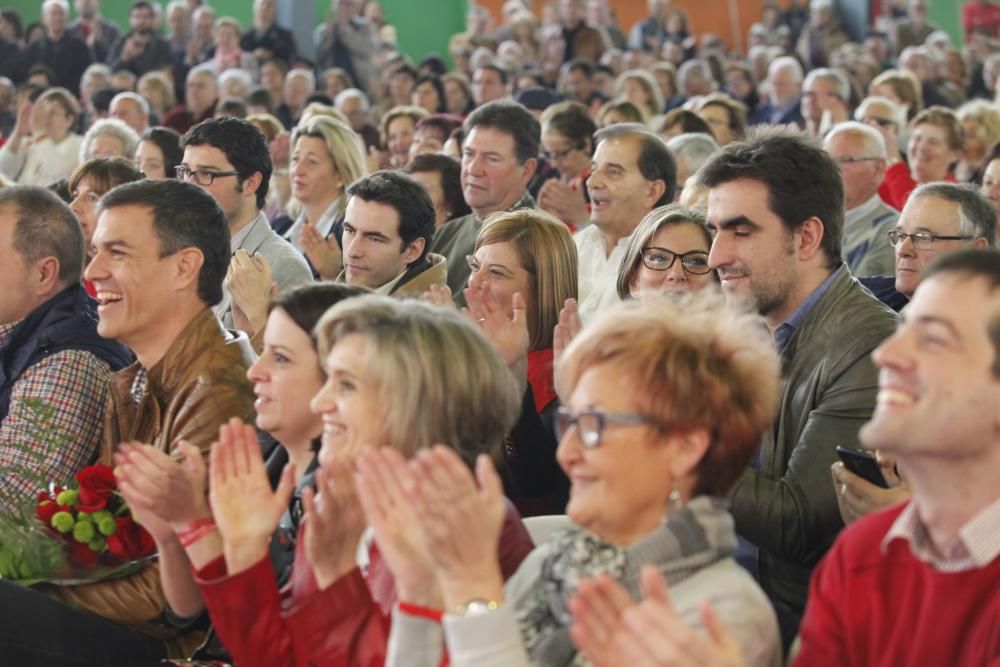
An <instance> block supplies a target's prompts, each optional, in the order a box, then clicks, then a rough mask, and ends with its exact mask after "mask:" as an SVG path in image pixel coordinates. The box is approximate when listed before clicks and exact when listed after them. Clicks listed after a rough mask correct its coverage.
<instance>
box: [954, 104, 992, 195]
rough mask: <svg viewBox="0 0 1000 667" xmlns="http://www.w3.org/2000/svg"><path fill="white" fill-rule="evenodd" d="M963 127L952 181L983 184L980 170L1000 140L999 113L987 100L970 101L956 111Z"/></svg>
mask: <svg viewBox="0 0 1000 667" xmlns="http://www.w3.org/2000/svg"><path fill="white" fill-rule="evenodd" d="M956 115H957V116H958V122H960V123H961V124H962V130H963V132H962V139H963V142H964V144H963V146H962V159H961V160H959V162H958V165H956V166H955V178H957V179H958V180H959V181H962V182H966V183H979V182H980V181H982V172H981V171H980V167H981V166H982V163H983V160H984V159H986V156H987V154H989V152H990V151H991V150H992V149H993V147H994V146H995V145H996V144H997V142H998V141H1000V110H997V108H996V107H995V106H994V105H992V104H990V103H989V102H987V101H986V100H972V101H971V102H966V103H965V104H963V105H962V106H960V107H959V108H958V111H957V112H956Z"/></svg>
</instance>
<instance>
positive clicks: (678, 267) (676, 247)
mask: <svg viewBox="0 0 1000 667" xmlns="http://www.w3.org/2000/svg"><path fill="white" fill-rule="evenodd" d="M711 249H712V234H711V232H710V231H709V230H708V226H707V224H706V223H705V216H704V214H702V213H700V212H698V211H696V210H694V209H691V208H687V207H685V206H681V205H679V204H668V205H666V206H661V207H659V208H657V209H655V210H653V211H651V212H650V213H649V214H647V215H646V217H645V218H643V219H642V222H640V223H639V226H638V227H636V229H635V232H634V233H633V234H632V239H631V241H630V242H629V245H628V248H627V249H626V250H625V256H624V257H622V263H621V266H620V267H619V269H618V296H619V297H621V299H622V300H623V301H626V300H628V299H643V298H644V297H645V296H649V295H651V294H652V295H659V294H668V295H675V296H676V295H681V294H686V293H688V292H692V291H694V292H696V291H698V290H701V289H704V288H705V287H708V286H709V285H718V284H719V277H718V275H716V273H715V271H713V270H711V269H710V268H709V267H708V253H709V251H710V250H711Z"/></svg>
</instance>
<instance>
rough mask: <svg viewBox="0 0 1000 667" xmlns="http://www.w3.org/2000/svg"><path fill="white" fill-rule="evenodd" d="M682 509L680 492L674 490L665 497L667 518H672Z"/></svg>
mask: <svg viewBox="0 0 1000 667" xmlns="http://www.w3.org/2000/svg"><path fill="white" fill-rule="evenodd" d="M682 509H684V501H683V500H681V492H680V491H678V490H677V489H674V490H673V491H671V492H670V495H669V496H668V497H667V516H673V515H675V514H677V513H678V512H680V511H681V510H682Z"/></svg>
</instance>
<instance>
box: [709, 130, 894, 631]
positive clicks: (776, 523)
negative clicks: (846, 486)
mask: <svg viewBox="0 0 1000 667" xmlns="http://www.w3.org/2000/svg"><path fill="white" fill-rule="evenodd" d="M698 179H699V180H700V181H701V182H702V183H703V184H704V185H706V186H708V188H709V194H708V223H709V226H710V227H712V228H713V229H714V230H715V231H716V236H715V240H714V242H713V244H712V250H711V253H710V255H709V264H710V265H711V266H712V268H713V269H716V270H717V271H718V273H719V278H720V281H721V283H722V289H723V291H724V292H725V294H726V297H727V298H728V299H729V300H731V301H738V302H743V303H746V304H747V305H749V306H751V307H753V308H755V309H756V310H757V311H758V312H759V313H760V314H761V315H763V316H764V318H765V320H766V322H767V325H768V328H769V330H770V333H771V336H772V338H773V339H774V344H775V347H777V348H778V351H779V352H780V353H781V361H782V394H781V402H780V408H779V413H778V418H777V420H776V421H775V424H774V428H773V429H771V430H770V431H768V432H767V433H766V434H765V435H764V441H763V442H762V444H761V450H760V454H759V458H758V459H757V461H756V462H755V463H754V465H753V467H752V468H751V469H748V470H747V471H746V472H745V473H744V474H743V476H742V477H741V478H740V479H739V481H737V482H736V485H735V486H734V487H733V490H732V492H731V511H732V514H733V517H734V519H735V520H736V531H737V533H739V534H740V536H741V537H742V538H745V540H747V541H748V542H749V543H750V544H751V545H752V546H753V547H756V549H757V552H756V553H755V554H750V553H748V554H746V555H747V556H749V557H748V558H746V559H745V561H749V562H748V563H746V564H752V566H753V569H755V570H756V574H757V576H758V579H759V581H760V584H761V587H763V589H764V590H765V592H767V594H768V596H769V597H770V599H771V602H772V603H773V604H774V606H775V610H776V611H777V613H778V620H779V623H780V625H781V631H782V639H783V640H784V641H785V646H786V648H787V646H788V644H790V643H791V640H792V638H793V637H794V636H795V633H796V632H797V630H798V624H799V620H800V619H801V615H802V612H803V609H804V607H805V602H806V594H807V591H808V584H809V576H810V574H811V572H812V569H813V568H814V567H815V566H816V564H817V563H818V562H819V560H820V558H821V557H822V556H823V554H825V553H826V551H827V549H829V548H830V545H831V544H832V543H833V540H834V538H835V537H836V536H837V533H838V532H839V531H840V529H841V528H842V527H843V524H842V522H841V520H840V512H839V510H838V507H837V499H836V496H835V494H834V489H833V484H831V483H830V479H829V477H830V473H829V470H830V466H831V465H832V464H833V462H834V461H835V460H836V446H837V445H844V446H848V447H857V446H858V444H857V443H858V429H859V428H860V427H861V425H862V424H864V423H865V422H866V421H867V420H868V419H869V418H870V417H871V414H872V411H873V410H874V407H875V393H876V390H877V385H878V380H877V371H876V369H875V366H874V364H873V363H872V360H871V352H872V350H874V349H875V347H876V346H877V345H878V344H879V343H880V342H881V341H882V340H883V339H885V338H887V337H888V336H889V335H891V334H892V332H893V331H894V330H895V326H896V315H895V313H893V311H891V310H890V309H889V308H887V307H886V306H884V305H882V304H881V303H880V302H879V301H878V300H876V299H875V298H874V297H873V296H872V295H871V294H870V293H869V292H867V291H865V290H864V288H862V287H861V285H860V284H859V283H858V282H857V281H856V280H855V279H854V277H853V276H852V275H851V272H850V270H849V269H848V268H847V267H846V265H845V264H844V262H843V260H842V259H841V245H842V239H843V226H844V199H843V198H844V188H843V184H842V181H841V175H840V171H839V168H838V166H837V163H836V162H834V161H833V159H832V158H831V157H830V156H829V155H828V154H827V153H826V152H825V151H823V149H822V148H821V147H820V146H819V144H818V143H816V142H815V141H813V140H811V139H808V138H806V137H805V135H803V134H802V133H800V132H797V131H793V130H789V129H783V128H773V129H758V130H754V131H752V132H751V134H750V136H748V138H747V139H746V140H744V141H740V142H734V143H732V144H729V145H727V146H726V147H725V149H724V150H723V151H722V152H720V153H717V154H716V156H715V157H713V158H712V160H710V161H709V162H708V163H706V164H705V165H704V166H703V167H702V169H701V170H700V171H699V172H698Z"/></svg>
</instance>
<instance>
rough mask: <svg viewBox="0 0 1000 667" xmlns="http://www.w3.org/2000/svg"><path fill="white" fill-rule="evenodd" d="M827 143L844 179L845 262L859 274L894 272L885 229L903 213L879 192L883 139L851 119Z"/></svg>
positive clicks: (877, 274)
mask: <svg viewBox="0 0 1000 667" xmlns="http://www.w3.org/2000/svg"><path fill="white" fill-rule="evenodd" d="M823 147H824V148H825V149H826V152H827V153H829V154H830V157H832V158H833V160H834V162H836V163H837V165H838V166H839V167H840V176H841V179H842V180H843V182H844V208H845V209H846V211H845V214H844V241H843V246H842V247H843V253H844V261H845V262H847V266H848V267H850V269H851V273H853V274H854V275H855V276H857V277H862V276H883V275H889V274H891V273H892V271H893V266H894V264H895V258H894V255H893V251H892V245H890V244H889V237H888V235H887V233H888V231H889V230H890V229H893V228H894V227H895V226H896V220H897V219H898V218H899V213H898V212H897V211H896V209H894V208H892V207H891V206H889V205H888V204H886V203H885V202H884V201H882V198H881V197H879V195H878V188H879V185H881V184H882V180H883V179H884V178H885V171H886V168H887V162H888V160H887V159H886V148H885V139H883V138H882V135H881V134H880V133H879V131H878V130H876V129H875V128H873V127H870V126H869V125H865V124H862V123H858V122H854V121H848V122H846V123H840V124H839V125H837V126H836V127H834V128H833V130H831V131H830V133H829V134H828V135H827V136H826V139H825V140H824V142H823Z"/></svg>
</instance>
